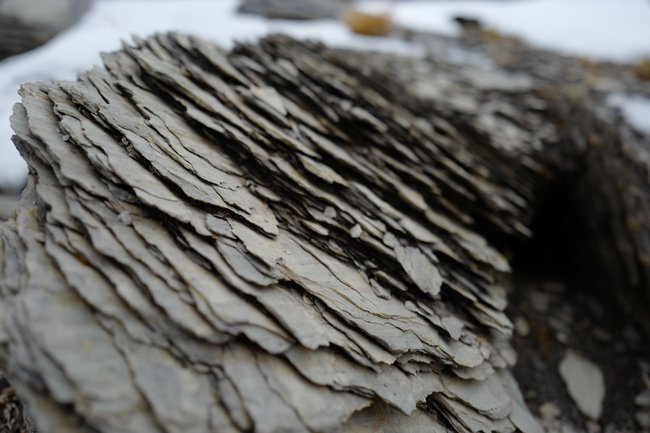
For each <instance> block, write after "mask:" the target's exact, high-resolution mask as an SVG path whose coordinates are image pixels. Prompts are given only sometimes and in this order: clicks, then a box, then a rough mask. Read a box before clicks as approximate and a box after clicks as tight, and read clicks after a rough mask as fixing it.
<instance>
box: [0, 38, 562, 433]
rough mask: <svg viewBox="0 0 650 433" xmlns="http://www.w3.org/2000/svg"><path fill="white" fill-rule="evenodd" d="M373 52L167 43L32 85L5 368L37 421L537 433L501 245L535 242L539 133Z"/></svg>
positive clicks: (2, 328) (5, 239) (8, 292)
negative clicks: (518, 365)
mask: <svg viewBox="0 0 650 433" xmlns="http://www.w3.org/2000/svg"><path fill="white" fill-rule="evenodd" d="M361 56H368V58H369V59H373V58H375V57H373V56H374V55H372V54H364V53H356V54H355V55H354V56H351V55H350V54H349V53H348V52H346V51H341V50H333V49H329V48H327V47H325V46H323V45H321V44H318V43H313V42H300V41H296V40H293V39H291V38H288V37H286V36H280V35H276V36H273V37H269V38H265V39H263V40H261V41H259V42H257V43H248V44H238V45H237V46H236V47H235V48H234V49H233V50H232V51H230V52H225V51H223V50H221V49H220V48H218V47H216V46H214V45H212V44H209V43H207V42H205V41H202V40H200V39H198V38H194V37H191V36H187V35H181V34H175V33H172V34H160V35H156V36H153V37H151V38H148V39H145V40H140V39H138V40H136V41H135V42H134V43H133V44H130V45H128V44H127V45H125V46H124V48H123V49H122V50H121V51H118V52H115V53H110V54H105V55H104V56H103V60H104V65H105V66H104V68H95V69H93V70H91V71H89V72H87V73H85V74H83V75H82V76H80V78H79V79H78V80H77V81H73V82H70V81H65V82H50V83H35V84H26V85H24V86H23V87H22V88H21V91H20V94H21V96H22V102H21V103H20V104H17V105H16V107H15V112H14V115H13V117H12V126H13V128H14V130H15V132H16V138H15V144H16V146H17V147H18V149H19V150H20V151H21V154H22V155H23V157H24V158H25V159H26V160H27V162H28V165H29V167H30V178H29V183H28V187H27V189H26V191H25V192H24V194H23V197H22V199H21V202H20V203H19V205H18V207H17V210H16V213H15V214H14V216H13V217H12V218H10V219H9V220H8V221H6V222H5V223H3V224H1V225H0V268H1V269H2V270H3V272H1V273H0V293H1V294H2V296H1V297H0V311H1V312H2V317H3V320H2V321H1V322H0V337H2V338H0V344H2V347H1V348H2V354H3V356H2V357H0V361H1V363H2V365H1V366H0V367H1V368H2V369H3V370H4V369H6V372H7V375H8V377H9V378H10V380H11V382H12V384H14V386H16V389H19V390H20V396H21V397H22V398H24V399H25V401H26V402H27V404H28V405H29V408H30V411H31V413H33V415H34V420H35V422H36V424H37V427H38V428H39V430H41V431H43V432H47V431H93V432H96V433H101V432H114V431H127V432H138V433H154V432H162V431H165V432H180V431H184V432H204V431H224V432H239V431H241V432H244V431H245V432H261V433H275V432H286V431H292V432H328V431H364V430H363V429H364V428H365V429H368V423H369V422H370V423H371V427H370V428H371V431H386V432H389V431H395V429H396V427H395V425H400V426H402V427H403V428H406V429H407V430H408V431H425V430H426V431H440V432H443V431H445V430H446V429H447V427H446V426H449V428H451V429H453V430H454V431H457V432H466V431H502V432H511V431H514V430H515V429H520V430H522V431H524V433H537V432H538V431H539V426H538V425H537V423H536V421H535V419H534V418H533V417H532V415H531V414H530V413H529V411H528V408H526V406H525V404H524V403H523V399H522V398H521V395H520V393H519V392H518V390H517V385H516V382H515V381H514V380H513V379H512V378H511V377H510V376H509V375H508V374H506V373H507V372H503V371H502V370H504V369H508V368H510V366H512V365H513V364H514V362H515V360H516V356H515V353H514V351H513V349H512V347H511V346H510V344H509V338H510V336H511V335H512V332H513V327H514V326H513V324H512V323H511V322H510V320H509V318H508V317H507V316H506V314H505V308H506V306H507V302H506V288H505V284H504V282H505V281H507V278H508V273H509V272H510V264H509V263H508V261H507V260H506V258H505V257H504V255H503V254H502V253H501V252H500V251H499V250H498V249H497V248H496V247H495V245H496V243H493V241H492V240H491V238H493V237H495V238H499V239H503V240H504V241H505V240H507V239H515V238H523V237H525V236H528V235H529V234H530V229H529V225H530V223H531V221H532V216H533V212H532V206H530V205H529V203H532V202H534V201H535V200H536V197H537V196H538V195H537V194H536V192H535V190H536V189H535V188H531V187H529V186H530V185H534V184H535V183H536V182H538V181H540V180H539V179H544V178H548V177H549V176H548V175H549V173H550V172H551V170H552V169H551V168H531V167H530V166H528V165H517V164H516V161H518V160H519V159H518V158H519V153H518V152H534V146H535V145H534V142H535V140H534V138H532V135H531V134H535V132H532V133H531V132H530V131H535V128H532V126H531V127H530V128H520V129H517V131H518V137H519V138H522V137H523V139H524V141H522V142H518V144H517V148H516V150H504V149H505V148H503V147H501V146H499V145H495V146H492V145H489V144H486V143H484V142H482V141H480V140H477V139H476V136H475V135H474V134H473V132H472V128H471V125H472V121H471V120H468V119H464V118H462V117H459V118H455V117H449V119H452V120H453V122H449V121H447V120H445V119H446V118H447V116H448V114H447V112H446V111H444V110H443V109H439V108H436V106H435V105H434V104H432V102H431V101H429V100H424V99H418V98H416V97H415V95H414V94H411V93H409V91H408V90H407V89H408V87H406V86H405V85H404V82H402V81H401V78H397V77H391V76H390V75H383V74H382V75H373V74H370V75H369V72H368V70H367V67H366V66H367V65H368V64H369V63H367V62H365V61H363V62H362V61H360V57H361ZM382 58H383V57H382ZM475 91H476V92H479V93H480V92H483V91H484V90H482V89H477V90H475ZM508 92H509V94H510V95H511V97H516V96H513V95H512V93H511V90H509V91H508ZM521 98H522V101H521V104H522V105H523V106H526V104H527V102H526V99H525V97H524V95H523V94H522V95H521ZM423 116H425V117H423ZM496 118H497V117H496V116H495V119H496ZM522 122H523V123H522V124H526V123H525V122H526V120H525V119H522ZM434 126H435V128H434ZM489 131H491V130H487V133H489ZM495 131H496V132H495V133H497V134H498V130H495ZM452 137H453V139H452ZM497 142H498V140H496V139H495V143H497ZM459 143H462V144H463V145H462V146H460V145H459ZM526 149H527V150H526ZM511 152H512V153H511ZM540 170H541V173H540ZM544 173H546V174H544ZM460 203H464V204H465V205H463V206H458V204H460ZM7 367H8V368H7ZM389 408H390V409H389ZM395 413H399V415H394V416H393V415H391V416H384V415H385V414H395ZM79 419H83V425H81V426H80V425H79V423H78V420H79ZM443 419H444V426H443V421H442V420H443Z"/></svg>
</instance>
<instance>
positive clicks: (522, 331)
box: [515, 317, 530, 337]
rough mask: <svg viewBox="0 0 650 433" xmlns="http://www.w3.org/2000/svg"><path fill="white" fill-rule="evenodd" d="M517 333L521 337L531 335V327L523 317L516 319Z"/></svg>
mask: <svg viewBox="0 0 650 433" xmlns="http://www.w3.org/2000/svg"><path fill="white" fill-rule="evenodd" d="M515 332H516V333H517V335H519V336H520V337H526V336H528V334H530V325H529V324H528V322H527V321H526V319H524V318H523V317H517V318H516V319H515Z"/></svg>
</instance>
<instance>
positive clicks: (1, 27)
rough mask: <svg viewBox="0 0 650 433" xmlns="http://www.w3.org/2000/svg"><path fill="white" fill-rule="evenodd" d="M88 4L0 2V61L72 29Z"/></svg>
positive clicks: (70, 0)
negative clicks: (70, 27) (67, 29)
mask: <svg viewBox="0 0 650 433" xmlns="http://www.w3.org/2000/svg"><path fill="white" fill-rule="evenodd" d="M89 5H90V0H48V1H47V2H42V1H38V0H2V1H0V60H1V59H3V58H5V57H8V56H12V55H15V54H20V53H22V52H24V51H28V50H30V49H32V48H35V47H37V46H39V45H41V44H43V43H45V42H46V41H48V40H49V39H50V38H52V37H53V36H54V35H56V34H57V33H59V32H60V31H62V30H64V29H66V28H68V27H69V26H71V25H72V24H73V23H74V22H75V21H76V20H77V19H78V18H79V17H80V16H81V15H82V14H83V13H84V12H85V10H86V9H87V8H88V7H89Z"/></svg>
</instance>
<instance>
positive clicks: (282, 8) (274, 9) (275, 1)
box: [239, 0, 352, 20]
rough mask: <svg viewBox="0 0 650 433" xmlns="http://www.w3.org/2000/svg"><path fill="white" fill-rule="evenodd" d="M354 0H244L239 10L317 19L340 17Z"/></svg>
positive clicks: (268, 16) (276, 16)
mask: <svg viewBox="0 0 650 433" xmlns="http://www.w3.org/2000/svg"><path fill="white" fill-rule="evenodd" d="M351 4H352V0H244V1H242V2H241V4H240V5H239V12H241V13H245V14H253V15H261V16H263V17H266V18H276V19H291V20H316V19H322V18H340V17H341V15H342V14H343V12H344V11H345V9H346V7H348V6H349V5H351Z"/></svg>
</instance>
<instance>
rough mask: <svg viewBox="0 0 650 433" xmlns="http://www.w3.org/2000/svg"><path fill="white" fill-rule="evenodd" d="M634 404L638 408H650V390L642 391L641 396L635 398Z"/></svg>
mask: <svg viewBox="0 0 650 433" xmlns="http://www.w3.org/2000/svg"><path fill="white" fill-rule="evenodd" d="M634 404H636V405H637V406H641V407H645V408H650V389H646V390H645V391H642V392H641V393H640V394H639V395H637V396H636V397H635V398H634Z"/></svg>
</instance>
